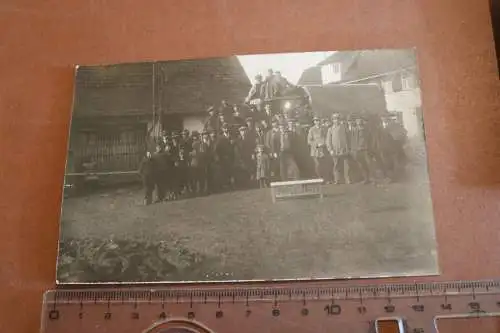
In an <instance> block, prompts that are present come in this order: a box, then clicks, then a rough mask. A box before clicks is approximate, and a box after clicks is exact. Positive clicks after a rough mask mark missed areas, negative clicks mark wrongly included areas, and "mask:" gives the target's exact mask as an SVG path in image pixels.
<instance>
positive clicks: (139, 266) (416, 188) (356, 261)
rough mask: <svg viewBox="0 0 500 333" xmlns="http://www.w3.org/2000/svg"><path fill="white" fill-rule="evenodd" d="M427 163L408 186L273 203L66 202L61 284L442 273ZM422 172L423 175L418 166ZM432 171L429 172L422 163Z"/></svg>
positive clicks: (107, 197) (353, 188) (121, 195)
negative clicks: (426, 172)
mask: <svg viewBox="0 0 500 333" xmlns="http://www.w3.org/2000/svg"><path fill="white" fill-rule="evenodd" d="M423 169H425V168H423V167H421V166H420V167H419V166H417V167H415V168H413V171H412V178H411V179H410V180H408V181H406V182H403V183H392V184H370V185H362V184H355V185H327V186H325V189H324V190H325V195H326V196H325V198H324V200H323V201H322V202H321V201H319V200H318V199H316V198H309V199H300V200H299V199H297V200H294V199H291V200H283V201H279V202H277V203H275V204H273V203H272V202H271V197H270V191H269V190H266V189H262V190H259V189H257V190H248V191H238V192H232V193H224V194H217V195H212V196H208V197H199V198H192V199H186V200H179V201H174V202H165V203H159V204H154V205H151V206H143V205H142V199H143V198H142V191H140V189H136V188H130V189H121V190H115V191H113V192H109V193H104V194H96V195H91V196H87V197H79V198H69V199H66V200H65V202H64V209H63V214H62V229H61V231H62V235H61V242H62V243H61V248H60V258H59V269H58V278H59V281H60V282H98V281H199V280H206V281H213V280H242V279H243V280H251V279H259V280H261V279H262V280H270V279H290V278H344V277H367V276H376V275H385V276H387V275H422V274H434V273H437V262H436V253H435V239H434V223H433V214H432V205H431V199H430V194H429V185H428V183H427V181H425V180H423V179H425V178H426V174H425V172H422V170H423ZM416 171H418V172H416ZM424 171H425V170H424Z"/></svg>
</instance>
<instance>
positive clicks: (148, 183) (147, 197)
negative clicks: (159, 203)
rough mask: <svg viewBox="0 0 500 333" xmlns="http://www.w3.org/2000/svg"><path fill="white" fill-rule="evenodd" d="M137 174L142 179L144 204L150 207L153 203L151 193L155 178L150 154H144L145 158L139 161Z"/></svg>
mask: <svg viewBox="0 0 500 333" xmlns="http://www.w3.org/2000/svg"><path fill="white" fill-rule="evenodd" d="M139 174H140V175H141V178H142V185H143V188H144V204H145V205H150V204H152V203H153V192H154V189H155V178H154V176H155V175H154V170H153V162H152V160H151V153H150V152H149V151H148V152H146V156H145V157H144V158H143V160H142V161H141V164H140V166H139Z"/></svg>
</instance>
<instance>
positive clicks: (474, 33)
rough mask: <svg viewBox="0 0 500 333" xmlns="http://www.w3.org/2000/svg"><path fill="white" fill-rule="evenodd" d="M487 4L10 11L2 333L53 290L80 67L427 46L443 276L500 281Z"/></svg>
mask: <svg viewBox="0 0 500 333" xmlns="http://www.w3.org/2000/svg"><path fill="white" fill-rule="evenodd" d="M488 3H489V1H488V0H474V1H471V0H439V1H437V0H377V1H373V0H336V1H331V0H315V1H311V0H288V1H285V0H253V1H228V0H210V1H208V0H205V1H202V0H197V1H194V0H193V1H179V0H151V1H132V0H121V1H110V0H109V1H104V0H87V1H83V0H82V1H78V0H66V1H55V0H45V1H35V0H3V1H1V3H0V66H1V70H0V147H1V154H2V158H1V162H0V188H1V193H2V194H1V196H2V197H1V199H0V216H1V217H0V219H1V221H0V224H1V229H0V230H1V231H0V238H1V241H0V295H1V296H0V331H1V332H37V331H38V328H39V311H40V304H41V296H42V292H43V291H44V290H46V289H48V288H51V287H53V286H54V277H55V260H56V251H57V238H58V218H59V212H60V207H59V205H60V200H61V189H62V181H63V176H62V175H63V172H64V159H65V151H66V139H67V134H68V125H69V120H70V110H71V101H72V88H73V66H74V65H75V64H97V63H115V62H130V61H139V60H168V59H179V58H186V57H190V58H198V57H207V56H226V55H231V54H246V53H263V52H266V53H270V52H271V53H272V52H285V51H314V50H343V49H344V50H347V49H368V48H390V47H395V48H406V47H413V46H416V47H417V48H418V58H419V62H420V69H421V80H422V81H421V85H422V91H423V105H424V106H423V109H424V118H425V124H426V132H427V133H426V135H427V140H428V152H429V159H430V174H431V182H432V195H433V199H434V202H435V214H436V219H437V225H436V228H437V236H438V241H439V258H440V264H441V270H442V273H443V274H442V276H440V277H439V279H441V280H449V279H481V278H495V277H500V186H499V184H500V135H499V134H500V110H499V99H500V98H499V94H500V82H499V80H498V73H497V68H496V61H495V54H494V45H493V42H492V36H493V33H492V29H491V22H490V15H489V8H488ZM388 281H397V279H392V280H388ZM462 327H463V328H464V329H465V330H464V332H465V331H467V329H466V328H467V327H466V326H464V325H462ZM476 331H478V332H479V331H480V330H478V329H476ZM455 332H457V331H455Z"/></svg>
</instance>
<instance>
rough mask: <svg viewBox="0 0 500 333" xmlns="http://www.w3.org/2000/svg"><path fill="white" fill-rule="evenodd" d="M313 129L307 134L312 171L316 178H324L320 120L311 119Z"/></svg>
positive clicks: (323, 144) (323, 142)
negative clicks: (312, 161)
mask: <svg viewBox="0 0 500 333" xmlns="http://www.w3.org/2000/svg"><path fill="white" fill-rule="evenodd" d="M313 123H314V125H313V127H311V128H310V129H309V133H308V134H307V144H308V145H309V147H310V155H311V157H312V158H313V160H314V171H315V174H316V177H317V178H324V172H323V164H324V158H325V151H324V149H325V133H324V131H323V129H322V128H321V119H320V118H319V117H317V116H315V117H314V118H313Z"/></svg>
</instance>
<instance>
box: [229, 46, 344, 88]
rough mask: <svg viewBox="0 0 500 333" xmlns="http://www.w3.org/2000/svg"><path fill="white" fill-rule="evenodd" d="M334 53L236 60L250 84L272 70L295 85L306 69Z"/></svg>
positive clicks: (266, 56) (306, 53) (263, 56)
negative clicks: (258, 76)
mask: <svg viewBox="0 0 500 333" xmlns="http://www.w3.org/2000/svg"><path fill="white" fill-rule="evenodd" d="M334 52H335V51H332V52H301V53H274V54H256V55H244V56H238V59H239V60H240V63H241V65H242V66H243V68H244V69H245V71H246V73H247V75H248V77H249V78H250V81H252V83H253V82H254V77H255V75H257V74H259V73H260V74H262V76H264V77H265V76H266V73H267V70H268V69H270V68H272V69H273V70H275V71H280V72H281V75H282V76H284V77H286V78H287V79H288V81H290V83H293V84H296V83H297V81H298V80H299V78H300V76H301V75H302V72H303V71H304V70H305V69H306V68H309V67H311V66H314V65H316V64H317V63H318V62H320V61H322V60H323V59H325V58H326V57H328V56H330V55H331V54H332V53H334Z"/></svg>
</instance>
